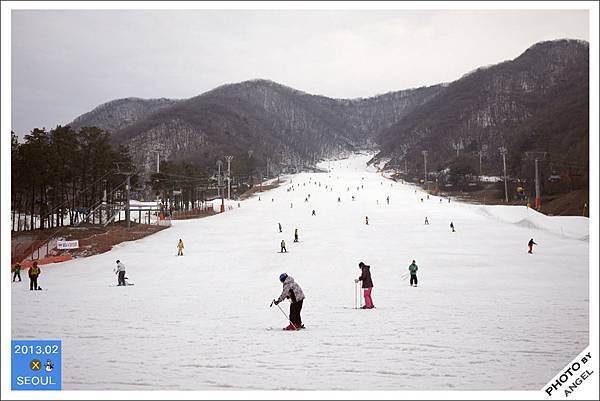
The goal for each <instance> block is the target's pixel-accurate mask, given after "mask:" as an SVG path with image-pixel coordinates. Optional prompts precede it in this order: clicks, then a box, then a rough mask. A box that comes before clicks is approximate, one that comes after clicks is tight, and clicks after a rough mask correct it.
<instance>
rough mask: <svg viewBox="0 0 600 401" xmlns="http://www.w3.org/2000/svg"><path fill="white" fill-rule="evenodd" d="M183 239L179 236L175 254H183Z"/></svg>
mask: <svg viewBox="0 0 600 401" xmlns="http://www.w3.org/2000/svg"><path fill="white" fill-rule="evenodd" d="M183 248H184V246H183V241H182V240H181V238H179V242H178V243H177V256H183Z"/></svg>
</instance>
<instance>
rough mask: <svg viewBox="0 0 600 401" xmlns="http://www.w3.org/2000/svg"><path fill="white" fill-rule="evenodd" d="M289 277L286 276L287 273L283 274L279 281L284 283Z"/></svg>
mask: <svg viewBox="0 0 600 401" xmlns="http://www.w3.org/2000/svg"><path fill="white" fill-rule="evenodd" d="M287 277H288V275H287V274H285V273H281V274H280V275H279V281H281V282H282V283H283V282H284V281H285V279H286V278H287Z"/></svg>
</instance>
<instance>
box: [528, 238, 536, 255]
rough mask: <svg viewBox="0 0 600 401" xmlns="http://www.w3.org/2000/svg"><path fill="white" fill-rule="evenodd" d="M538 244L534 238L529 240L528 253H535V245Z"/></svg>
mask: <svg viewBox="0 0 600 401" xmlns="http://www.w3.org/2000/svg"><path fill="white" fill-rule="evenodd" d="M534 245H537V243H536V242H535V241H533V238H532V239H530V240H529V242H528V243H527V246H528V247H529V251H528V252H527V253H533V252H532V251H533V246H534Z"/></svg>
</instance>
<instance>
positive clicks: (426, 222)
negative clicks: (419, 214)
mask: <svg viewBox="0 0 600 401" xmlns="http://www.w3.org/2000/svg"><path fill="white" fill-rule="evenodd" d="M425 224H426V225H429V220H427V216H425Z"/></svg>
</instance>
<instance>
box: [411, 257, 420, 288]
mask: <svg viewBox="0 0 600 401" xmlns="http://www.w3.org/2000/svg"><path fill="white" fill-rule="evenodd" d="M417 270H419V267H418V266H417V264H416V263H415V261H414V260H413V261H412V263H411V264H410V266H408V271H409V272H410V286H411V287H412V285H413V281H414V283H415V287H416V286H417Z"/></svg>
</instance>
